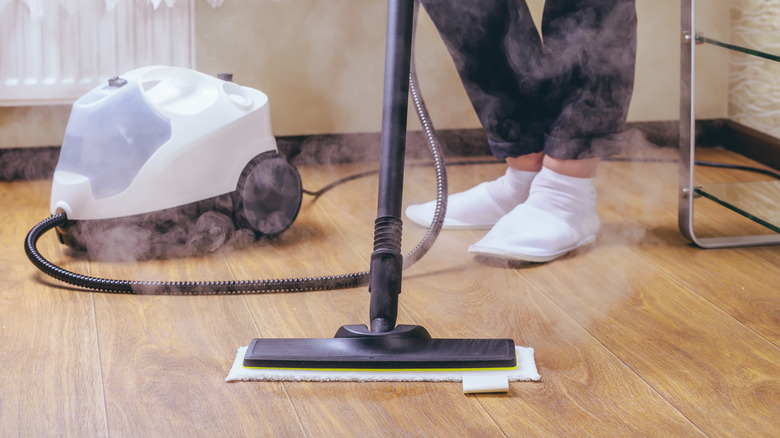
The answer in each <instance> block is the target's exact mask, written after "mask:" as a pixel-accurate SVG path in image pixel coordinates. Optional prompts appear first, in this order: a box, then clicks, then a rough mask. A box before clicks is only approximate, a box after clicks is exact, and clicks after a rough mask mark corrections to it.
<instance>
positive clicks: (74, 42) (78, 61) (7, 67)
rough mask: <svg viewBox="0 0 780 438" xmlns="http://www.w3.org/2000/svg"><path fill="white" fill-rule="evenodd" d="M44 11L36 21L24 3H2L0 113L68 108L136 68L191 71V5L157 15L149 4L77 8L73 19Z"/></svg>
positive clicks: (51, 6)
mask: <svg viewBox="0 0 780 438" xmlns="http://www.w3.org/2000/svg"><path fill="white" fill-rule="evenodd" d="M45 3H46V4H47V9H46V10H45V11H44V13H38V14H36V13H31V12H35V11H31V10H30V7H28V4H27V2H25V1H23V0H5V1H3V0H0V106H11V105H13V106H24V105H51V104H70V103H73V101H74V100H76V99H77V98H78V97H79V96H81V95H82V94H84V93H85V92H87V91H89V90H90V89H92V88H94V87H95V86H96V85H98V84H100V83H102V82H104V81H106V80H107V79H108V78H109V77H112V76H116V75H119V74H121V73H123V72H125V71H129V70H132V69H134V68H137V67H141V66H144V65H151V64H164V65H175V66H180V67H189V68H192V67H194V64H195V62H194V5H193V0H178V1H176V2H170V3H173V4H172V5H171V6H170V7H169V6H167V5H166V4H165V3H164V4H162V5H160V6H159V7H157V8H156V9H155V8H154V7H153V6H152V5H151V4H150V2H147V1H138V0H123V1H115V2H106V0H81V1H79V2H78V5H79V7H78V8H77V10H75V11H73V10H71V11H69V10H67V9H66V7H65V6H63V5H67V4H68V2H55V1H47V2H45ZM109 3H113V4H112V9H113V10H107V4H109ZM71 4H74V3H73V2H71ZM38 12H40V11H38Z"/></svg>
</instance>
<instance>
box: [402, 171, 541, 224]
mask: <svg viewBox="0 0 780 438" xmlns="http://www.w3.org/2000/svg"><path fill="white" fill-rule="evenodd" d="M537 173H538V172H526V171H520V170H514V169H511V168H508V169H507V171H506V173H505V174H504V175H503V176H501V177H500V178H498V179H496V180H494V181H490V182H484V183H481V184H479V185H477V186H475V187H472V188H470V189H468V190H466V191H463V192H459V193H455V194H453V195H450V196H449V197H448V198H447V213H446V214H445V216H444V223H443V227H442V229H445V230H480V229H489V228H490V227H492V226H493V225H495V224H496V222H498V220H499V219H501V217H503V216H504V215H505V214H507V213H509V212H510V211H511V210H512V209H513V208H514V207H516V206H517V205H518V204H520V203H522V202H524V201H525V200H526V198H527V197H528V190H529V188H530V186H531V181H532V180H533V178H534V176H536V174H537ZM435 208H436V201H431V202H426V203H425V204H416V205H410V206H408V207H407V208H406V217H407V218H408V219H409V220H410V221H412V222H413V223H415V224H417V225H419V226H422V227H429V226H430V225H431V222H432V221H433V214H434V211H435Z"/></svg>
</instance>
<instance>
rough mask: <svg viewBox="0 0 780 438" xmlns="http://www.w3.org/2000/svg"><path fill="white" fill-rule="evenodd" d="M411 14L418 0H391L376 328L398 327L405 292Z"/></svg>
mask: <svg viewBox="0 0 780 438" xmlns="http://www.w3.org/2000/svg"><path fill="white" fill-rule="evenodd" d="M413 15H414V0H389V1H388V6H387V41H386V43H385V76H384V94H383V104H382V135H381V145H380V147H381V150H380V162H379V163H380V169H379V195H378V200H377V204H378V205H377V218H376V223H375V229H374V252H373V253H372V254H371V266H370V272H369V291H370V292H371V307H370V319H371V332H373V333H385V332H389V331H392V330H393V329H394V328H395V323H396V319H397V316H398V294H400V293H401V276H402V275H401V272H402V270H403V256H402V254H401V235H402V221H401V201H402V195H403V179H404V154H405V152H406V122H407V108H408V96H409V69H410V63H411V51H412V26H413Z"/></svg>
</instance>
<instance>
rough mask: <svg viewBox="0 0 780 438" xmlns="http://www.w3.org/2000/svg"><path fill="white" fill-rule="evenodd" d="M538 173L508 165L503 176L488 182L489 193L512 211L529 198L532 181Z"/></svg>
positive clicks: (503, 206)
mask: <svg viewBox="0 0 780 438" xmlns="http://www.w3.org/2000/svg"><path fill="white" fill-rule="evenodd" d="M538 173H539V172H530V171H526V170H515V169H512V168H511V167H508V168H507V169H506V173H504V175H503V176H501V177H499V178H498V179H495V180H493V181H490V182H489V183H488V184H487V189H488V193H490V197H491V198H493V200H494V201H496V204H498V205H499V206H500V207H501V208H503V209H504V210H506V211H511V210H512V209H513V208H515V207H516V206H517V205H519V204H522V203H523V202H525V200H526V199H528V190H529V188H530V187H531V182H532V181H533V180H534V177H535V176H536V175H537V174H538Z"/></svg>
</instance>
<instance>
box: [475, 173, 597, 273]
mask: <svg viewBox="0 0 780 438" xmlns="http://www.w3.org/2000/svg"><path fill="white" fill-rule="evenodd" d="M593 182H594V178H575V177H571V176H567V175H562V174H560V173H557V172H554V171H552V170H550V169H548V168H543V169H542V170H541V172H539V175H537V176H536V178H534V180H533V183H532V184H531V190H530V193H529V195H528V199H527V200H526V201H525V202H524V203H522V204H520V205H518V206H517V207H515V208H514V209H513V210H512V211H510V212H509V213H507V214H506V215H504V216H503V217H502V218H501V219H499V221H498V222H496V224H495V225H494V226H493V228H491V229H490V231H489V232H488V233H487V234H486V235H485V237H483V238H482V239H481V240H480V241H479V242H477V243H475V244H474V245H471V247H469V252H471V253H476V254H482V255H489V256H497V257H500V258H506V259H510V260H521V261H530V262H546V261H550V260H553V259H555V258H557V257H560V256H562V255H563V254H566V253H567V252H569V251H572V250H574V249H576V248H579V247H581V246H584V245H587V244H589V243H591V242H593V241H594V240H595V239H596V233H598V230H599V227H600V226H601V223H600V222H599V218H598V215H597V214H596V188H595V186H594V184H593Z"/></svg>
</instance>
